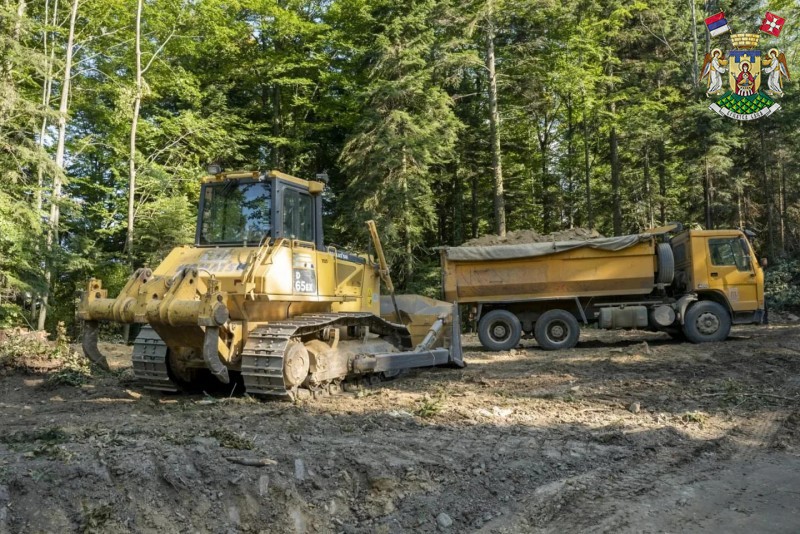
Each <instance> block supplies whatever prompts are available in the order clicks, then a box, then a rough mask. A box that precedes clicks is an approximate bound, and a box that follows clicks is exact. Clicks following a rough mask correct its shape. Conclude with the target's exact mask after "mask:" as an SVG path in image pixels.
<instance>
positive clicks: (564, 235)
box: [463, 228, 603, 247]
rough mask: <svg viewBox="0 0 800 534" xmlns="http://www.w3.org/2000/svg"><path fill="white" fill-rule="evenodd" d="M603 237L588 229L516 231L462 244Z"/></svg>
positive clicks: (578, 239) (479, 238) (482, 244)
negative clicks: (547, 231)
mask: <svg viewBox="0 0 800 534" xmlns="http://www.w3.org/2000/svg"><path fill="white" fill-rule="evenodd" d="M598 237H603V236H602V235H601V234H600V233H599V232H598V231H597V230H589V229H588V228H571V229H569V230H560V231H558V232H553V233H551V234H544V235H543V234H537V233H536V232H535V231H533V230H517V231H514V232H508V233H507V234H506V235H505V237H501V236H499V235H493V234H489V235H484V236H481V237H477V238H475V239H470V240H469V241H467V242H466V243H464V244H463V246H465V247H486V246H493V245H517V244H522V243H546V242H548V241H585V240H586V239H595V238H598Z"/></svg>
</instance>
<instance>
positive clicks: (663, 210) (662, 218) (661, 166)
mask: <svg viewBox="0 0 800 534" xmlns="http://www.w3.org/2000/svg"><path fill="white" fill-rule="evenodd" d="M664 152H665V150H664V141H659V143H658V197H659V198H658V215H659V222H660V224H661V225H662V226H663V225H665V224H667V165H666V163H665V160H666V158H667V156H666V154H665V153H664Z"/></svg>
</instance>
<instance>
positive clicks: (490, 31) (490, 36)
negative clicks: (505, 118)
mask: <svg viewBox="0 0 800 534" xmlns="http://www.w3.org/2000/svg"><path fill="white" fill-rule="evenodd" d="M486 68H487V70H488V71H489V132H490V135H489V137H490V138H491V139H490V140H491V145H492V174H493V176H494V231H495V233H496V234H497V235H501V236H504V235H506V204H505V196H504V195H505V193H504V191H503V168H502V159H501V153H500V113H499V111H498V109H497V74H496V72H495V58H494V21H493V20H492V14H491V13H489V16H488V21H487V30H486Z"/></svg>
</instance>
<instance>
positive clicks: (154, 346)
mask: <svg viewBox="0 0 800 534" xmlns="http://www.w3.org/2000/svg"><path fill="white" fill-rule="evenodd" d="M168 352H169V348H168V347H167V344H166V343H164V341H163V340H162V339H161V338H160V337H159V335H158V334H157V333H156V331H155V330H153V329H152V327H150V326H147V325H145V326H143V327H142V329H141V331H140V332H139V335H138V336H136V340H135V341H134V342H133V356H132V358H131V360H132V363H133V376H134V377H136V381H137V382H138V383H139V384H140V385H141V386H143V387H144V388H145V389H150V390H154V391H164V392H167V393H176V392H178V391H179V388H178V384H176V383H175V382H174V381H173V380H172V378H171V377H170V376H169V370H168V369H167V365H168V364H167V353H168Z"/></svg>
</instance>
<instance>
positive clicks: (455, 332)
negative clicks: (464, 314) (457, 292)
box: [449, 302, 467, 369]
mask: <svg viewBox="0 0 800 534" xmlns="http://www.w3.org/2000/svg"><path fill="white" fill-rule="evenodd" d="M450 325H451V328H452V330H451V331H450V361H449V363H450V365H451V367H455V368H457V369H460V368H462V367H466V366H467V362H465V361H464V351H463V349H462V348H461V314H460V313H459V311H458V302H454V303H453V315H452V317H451V318H450Z"/></svg>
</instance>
